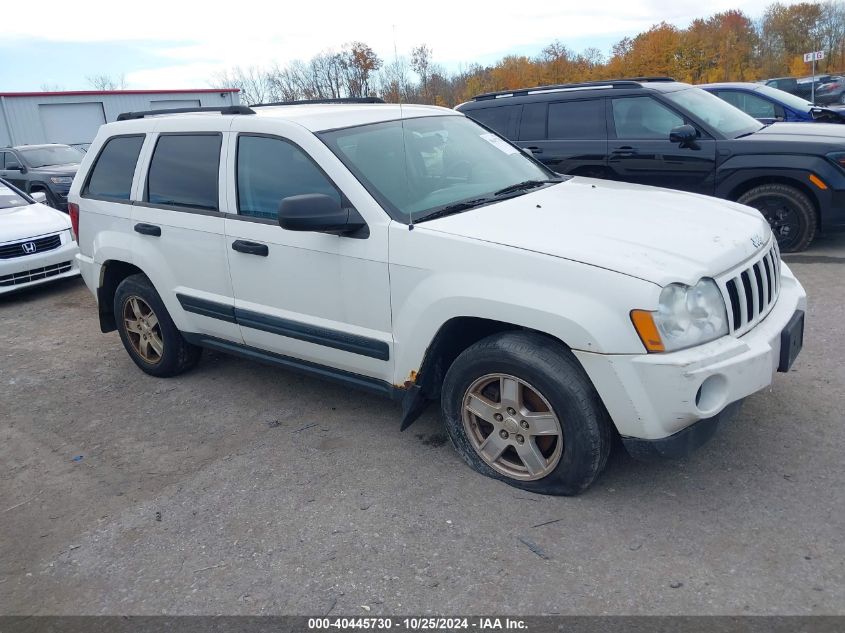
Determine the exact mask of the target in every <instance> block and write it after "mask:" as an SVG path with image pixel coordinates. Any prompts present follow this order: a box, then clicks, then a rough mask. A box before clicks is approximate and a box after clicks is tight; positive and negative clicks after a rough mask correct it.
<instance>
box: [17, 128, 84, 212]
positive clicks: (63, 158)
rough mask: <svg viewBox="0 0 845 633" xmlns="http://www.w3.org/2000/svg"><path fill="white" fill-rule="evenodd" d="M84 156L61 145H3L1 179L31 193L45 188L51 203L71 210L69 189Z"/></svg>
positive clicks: (45, 193) (43, 190)
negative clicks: (68, 197) (68, 201)
mask: <svg viewBox="0 0 845 633" xmlns="http://www.w3.org/2000/svg"><path fill="white" fill-rule="evenodd" d="M84 156H85V154H84V153H83V152H81V151H80V150H78V149H76V148H74V147H70V146H68V145H59V144H49V145H19V146H17V147H0V178H3V179H4V180H6V181H8V182H10V183H12V184H13V185H14V186H15V187H17V188H18V189H20V190H22V191H24V192H26V193H29V194H33V193H35V192H37V191H42V192H44V195H46V196H47V204H49V205H50V206H51V207H53V208H55V209H61V210H62V211H67V192H68V191H69V190H70V184H71V183H72V182H73V177H74V176H75V175H76V170H77V169H78V168H79V163H81V162H82V159H83V158H84Z"/></svg>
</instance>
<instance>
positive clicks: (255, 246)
mask: <svg viewBox="0 0 845 633" xmlns="http://www.w3.org/2000/svg"><path fill="white" fill-rule="evenodd" d="M232 250H236V251H238V252H239V253H246V254H247V255H259V256H260V257H267V255H269V254H270V249H269V248H267V245H266V244H259V243H258V242H247V241H246V240H235V241H234V242H232Z"/></svg>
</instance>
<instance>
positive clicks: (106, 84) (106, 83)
mask: <svg viewBox="0 0 845 633" xmlns="http://www.w3.org/2000/svg"><path fill="white" fill-rule="evenodd" d="M85 79H86V81H87V82H88V85H89V86H91V87H92V88H93V89H94V90H126V75H124V74H123V73H120V74H119V75H114V76H112V75H107V74H100V75H88V76H87V77H86V78H85Z"/></svg>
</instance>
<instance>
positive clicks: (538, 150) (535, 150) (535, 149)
mask: <svg viewBox="0 0 845 633" xmlns="http://www.w3.org/2000/svg"><path fill="white" fill-rule="evenodd" d="M525 149H527V150H530V151H531V153H532V154H542V153H543V148H541V147H536V146H531V147H526V148H525Z"/></svg>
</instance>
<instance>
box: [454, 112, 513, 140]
mask: <svg viewBox="0 0 845 633" xmlns="http://www.w3.org/2000/svg"><path fill="white" fill-rule="evenodd" d="M521 108H522V106H519V105H512V106H498V107H492V108H482V109H480V110H469V111H467V112H466V115H467V116H468V117H470V118H471V119H475V120H476V121H478V122H479V123H481V125H486V126H487V127H489V128H490V129H491V130H493V131H495V132H498V133H499V134H501V135H502V136H504V137H506V138H514V136H515V133H516V126H517V121H518V119H519V112H520V109H521Z"/></svg>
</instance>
